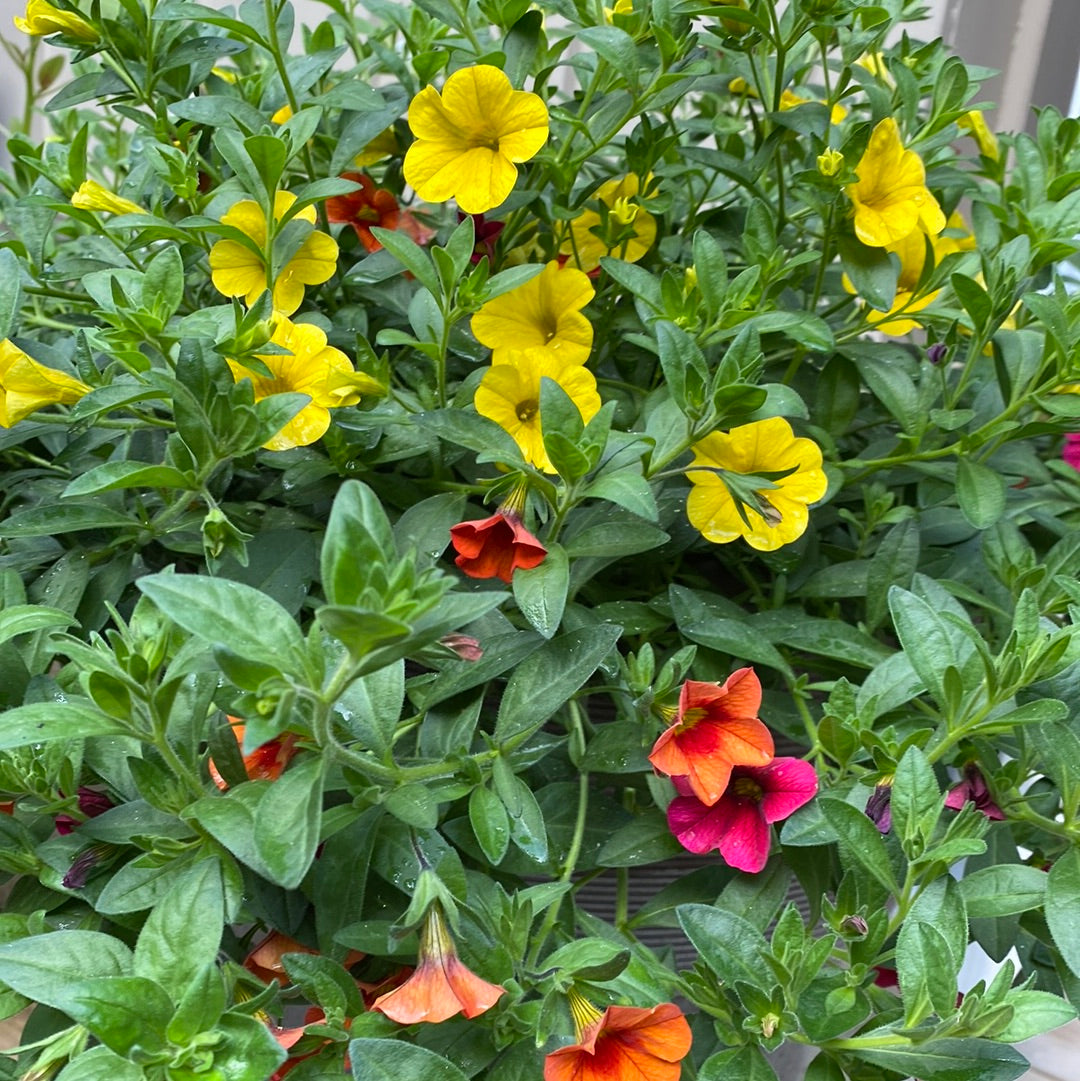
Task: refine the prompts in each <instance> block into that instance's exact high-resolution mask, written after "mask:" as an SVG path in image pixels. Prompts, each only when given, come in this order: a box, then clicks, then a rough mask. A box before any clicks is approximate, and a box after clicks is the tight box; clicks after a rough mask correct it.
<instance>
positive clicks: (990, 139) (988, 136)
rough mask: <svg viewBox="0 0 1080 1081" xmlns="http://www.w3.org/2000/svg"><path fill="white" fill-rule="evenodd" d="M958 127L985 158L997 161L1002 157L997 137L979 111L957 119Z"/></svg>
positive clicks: (975, 110) (974, 110)
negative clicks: (969, 137)
mask: <svg viewBox="0 0 1080 1081" xmlns="http://www.w3.org/2000/svg"><path fill="white" fill-rule="evenodd" d="M956 126H957V127H958V128H960V129H962V130H963V131H966V132H967V133H968V134H969V135H970V136H971V137H972V138H973V139H974V140H975V142H976V144H977V145H978V147H979V153H980V154H982V155H983V157H986V158H990V159H991V160H993V161H997V160H998V159H999V158H1000V157H1001V150H1000V148H999V147H998V141H997V136H996V135H995V134H994V133H993V132H992V131H991V130H990V127H989V125H988V124H987V123H986V117H985V116H983V114H982V113H981V112H980V111H979V110H978V109H972V110H971V112H967V113H964V115H963V116H958V117H957V118H956Z"/></svg>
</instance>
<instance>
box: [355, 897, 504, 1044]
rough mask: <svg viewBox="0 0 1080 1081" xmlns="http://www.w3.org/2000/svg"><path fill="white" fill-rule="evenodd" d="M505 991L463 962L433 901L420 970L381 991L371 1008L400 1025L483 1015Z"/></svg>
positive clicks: (422, 941) (423, 932) (422, 938)
mask: <svg viewBox="0 0 1080 1081" xmlns="http://www.w3.org/2000/svg"><path fill="white" fill-rule="evenodd" d="M504 993H505V991H504V989H503V988H502V987H499V986H498V985H497V984H493V983H488V982H487V980H482V979H481V978H480V977H479V976H477V975H476V973H475V972H471V971H470V970H469V969H467V968H466V967H465V965H463V964H462V963H461V961H460V960H459V959H458V955H457V951H456V950H455V949H454V941H453V939H452V938H451V937H450V932H449V931H448V930H447V927H446V923H445V921H444V920H443V915H442V910H441V909H440V908H439V906H438V905H437V904H433V905H432V906H431V907H430V908H429V909H428V910H427V915H426V917H425V919H424V926H423V928H422V929H421V931H420V956H419V959H418V961H417V965H416V970H415V971H414V972H413V974H412V975H411V976H410V977H409V978H408V979H407V980H406V981H405V982H404V983H403V984H402V985H401V986H400V987H397V988H395V989H394V990H393V991H390V992H388V993H387V994H385V995H380V996H379V997H378V998H377V999H376V1000H375V1003H374V1005H373V1006H372V1007H371V1008H372V1009H373V1010H378V1011H379V1012H380V1013H384V1014H386V1016H387V1017H389V1018H390V1019H391V1020H393V1021H397V1023H398V1024H399V1025H413V1024H416V1023H417V1022H419V1021H427V1022H429V1023H431V1024H438V1023H439V1022H440V1021H445V1020H447V1018H450V1017H453V1016H454V1015H455V1014H458V1013H464V1014H465V1016H466V1017H468V1018H470V1019H471V1018H473V1017H479V1016H480V1014H482V1013H484V1012H485V1011H486V1010H490V1009H491V1007H492V1006H494V1005H495V1003H496V1002H498V1001H499V999H500V998H501V997H502V995H503V994H504Z"/></svg>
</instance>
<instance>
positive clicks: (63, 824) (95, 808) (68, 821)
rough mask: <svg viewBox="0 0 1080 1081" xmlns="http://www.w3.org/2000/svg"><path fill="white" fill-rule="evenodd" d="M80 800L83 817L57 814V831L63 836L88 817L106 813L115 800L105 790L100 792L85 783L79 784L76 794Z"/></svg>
mask: <svg viewBox="0 0 1080 1081" xmlns="http://www.w3.org/2000/svg"><path fill="white" fill-rule="evenodd" d="M76 795H77V798H78V802H79V811H80V813H81V814H82V815H83V817H82V818H72V816H71V815H57V816H56V819H55V822H56V832H57V833H59V834H60V836H61V837H66V836H67V835H68V834H69V833H70V832H71V831H72V830H73V829H75V827H76V826H79V825H81V824H82V823H83V822H84V821H86V819H87V818H97V816H98V815H101V814H104V813H105V812H106V811H108V810H110V809H111V808H112V807H113V806H115V805H114V804H113V801H112V800H111V799H109V797H108V796H106V795H105V793H104V792H98V791H97V790H95V789H93V788H87V787H86V786H85V785H80V786H79V791H78V793H77V794H76Z"/></svg>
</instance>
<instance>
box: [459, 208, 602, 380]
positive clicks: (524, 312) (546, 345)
mask: <svg viewBox="0 0 1080 1081" xmlns="http://www.w3.org/2000/svg"><path fill="white" fill-rule="evenodd" d="M500 228H501V224H500ZM594 296H596V291H595V290H594V289H593V287H592V283H591V282H590V281H589V279H588V277H587V276H586V275H585V274H582V272H581V271H580V270H575V269H574V268H573V267H560V266H559V264H558V263H555V262H551V263H548V264H547V265H546V266H545V267H544V269H543V270H542V271H541V272H540V273H539V274H537V276H536V277H535V278H530V279H529V280H528V281H527V282H526V283H525V284H524V285H519V286H518V287H517V288H516V289H511V290H510V292H508V293H503V295H502V296H498V297H495V298H494V299H493V300H489V301H488V302H487V303H486V304H485V305H484V306H483V307H482V308H481V309H480V310H479V311H478V312H477V313H476V314H475V315H474V316H473V318H472V332H473V334H474V335H475V336H476V340H477V341H479V342H481V343H482V344H483V345H486V346H488V347H489V348H490V349H491V351H492V352H491V362H492V363H493V364H506V363H510V362H511V361H513V360H514V359H515V358H516V357H517V356H519V355H520V353H521V351H522V350H523V349H532V350H533V351H534V352H537V353H539V352H541V351H542V352H543V354H545V355H547V356H550V357H551V358H552V359H553V360H558V361H561V362H562V363H565V364H584V363H585V361H586V360H588V359H589V352H590V351H591V350H592V343H593V328H592V323H590V322H589V320H588V319H587V318H586V317H585V316H584V315H582V313H581V309H582V308H584V307H585V306H586V305H587V304H588V303H589V301H590V300H592V298H593V297H594Z"/></svg>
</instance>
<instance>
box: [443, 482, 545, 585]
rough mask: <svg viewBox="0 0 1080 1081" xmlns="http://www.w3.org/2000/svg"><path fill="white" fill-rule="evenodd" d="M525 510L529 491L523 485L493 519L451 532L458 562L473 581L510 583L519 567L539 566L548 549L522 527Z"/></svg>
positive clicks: (454, 527) (527, 568)
mask: <svg viewBox="0 0 1080 1081" xmlns="http://www.w3.org/2000/svg"><path fill="white" fill-rule="evenodd" d="M524 508H525V489H524V488H523V487H521V486H519V487H517V488H515V489H514V490H513V492H511V493H510V496H509V497H508V498H507V500H506V502H505V503H503V505H502V506H501V507H500V508H499V509H498V510H497V511H496V512H495V513H494V514H493V515H492V516H491V517H490V518H484V519H483V520H482V521H476V522H458V524H457V525H456V526H453V527H452V528H451V530H450V540H451V541H452V542H453V545H454V550H455V551H456V552H457V553H458V554H457V558H456V559H455V560H454V562H455V563H456V564H457V565H458V566H459V567H460V568H461V569H462V570H463V571H464V572H465V573H466V574H467V575H468V576H469V577H470V578H501V579H502V580H503V581H504V582H509V581H510V580H511V579H512V578H513V576H514V571H515V570H517V569H518V568H519V567H520V568H521V569H522V570H531V569H532V568H533V567H538V566H539V565H540V564H541V563H543V561H544V557H545V556H546V555H547V549H546V548H545V547H544V546H543V545H542V544H541V543H540V542H539V541H538V540H537V539H536V538H535V537H534V536H533V535H532V534H531V533H530V532H529V531H528V530H527V529H526V528H525V526H524V525H523V524H522V522H521V512H522V510H524Z"/></svg>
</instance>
